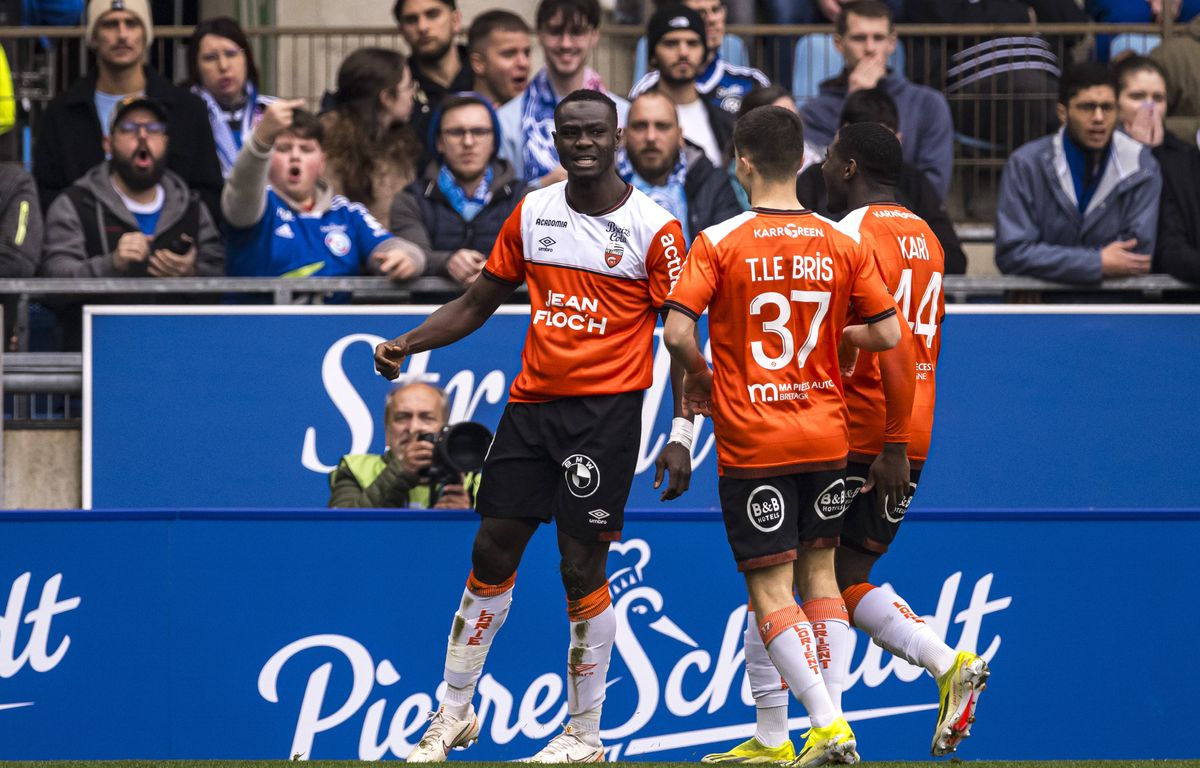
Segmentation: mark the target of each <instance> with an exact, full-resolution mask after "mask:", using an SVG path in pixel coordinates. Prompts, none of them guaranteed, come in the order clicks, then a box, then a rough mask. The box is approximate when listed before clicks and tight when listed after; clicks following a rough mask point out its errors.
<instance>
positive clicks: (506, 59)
mask: <svg viewBox="0 0 1200 768" xmlns="http://www.w3.org/2000/svg"><path fill="white" fill-rule="evenodd" d="M529 33H530V30H529V25H528V24H526V23H525V20H524V19H522V18H521V17H520V16H518V15H517V14H515V13H512V12H510V11H501V10H492V11H484V12H483V13H481V14H479V15H478V16H476V17H475V20H474V21H472V22H471V28H470V29H469V30H467V50H468V51H469V53H468V54H467V56H468V60H469V61H470V64H471V73H472V74H473V75H474V76H475V86H474V88H473V89H472V90H474V91H475V92H476V93H482V94H483V95H484V96H486V97H487V98H488V99H489V100H491V103H492V106H494V107H495V108H497V109H499V108H500V107H501V106H502V105H504V104H505V103H507V102H509V101H512V100H513V99H515V98H516V97H517V96H520V95H521V94H522V93H524V92H525V88H526V87H527V86H528V85H529V72H530V70H531V64H530V58H529V56H530V50H531V49H530V38H529Z"/></svg>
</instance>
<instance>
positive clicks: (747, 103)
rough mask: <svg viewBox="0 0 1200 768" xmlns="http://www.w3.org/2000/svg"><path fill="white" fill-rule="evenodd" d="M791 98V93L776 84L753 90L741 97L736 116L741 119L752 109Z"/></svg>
mask: <svg viewBox="0 0 1200 768" xmlns="http://www.w3.org/2000/svg"><path fill="white" fill-rule="evenodd" d="M784 97H787V98H791V97H792V92H791V91H789V90H788V89H787V88H784V87H783V86H782V85H779V84H778V83H772V84H771V85H763V86H759V87H758V88H754V89H753V90H751V91H750V92H749V93H747V94H746V95H745V96H743V97H742V106H740V107H738V113H737V116H738V117H741V116H742V115H744V114H746V113H747V112H749V111H750V110H752V109H757V108H758V107H765V106H767V105H769V104H774V103H775V102H777V101H779V100H780V99H782V98H784Z"/></svg>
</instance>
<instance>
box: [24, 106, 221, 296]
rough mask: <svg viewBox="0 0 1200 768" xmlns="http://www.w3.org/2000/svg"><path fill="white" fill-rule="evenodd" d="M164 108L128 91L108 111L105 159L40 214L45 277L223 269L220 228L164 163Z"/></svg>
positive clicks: (208, 273)
mask: <svg viewBox="0 0 1200 768" xmlns="http://www.w3.org/2000/svg"><path fill="white" fill-rule="evenodd" d="M169 142H170V138H169V137H168V135H167V111H166V108H165V107H164V106H163V105H162V104H161V103H159V102H158V101H156V100H154V99H151V98H148V97H145V96H128V97H126V98H125V99H123V100H122V101H121V102H119V103H118V104H117V105H116V107H115V108H114V109H113V111H112V118H111V120H110V123H109V132H108V136H106V137H105V138H104V151H105V153H106V154H107V155H109V157H110V158H111V159H109V160H107V161H105V162H103V163H100V164H99V165H97V166H95V167H93V168H92V169H91V170H89V171H88V172H87V173H85V174H84V175H83V177H82V178H80V179H79V180H77V181H76V182H75V183H74V184H72V185H71V186H69V187H67V189H65V190H64V191H63V194H61V195H59V197H58V198H57V199H56V200H55V201H54V203H53V204H52V205H51V206H50V210H49V211H48V213H47V215H46V236H45V243H44V245H43V254H42V263H41V267H40V273H41V274H42V275H45V276H48V277H189V276H193V275H203V276H217V275H223V274H224V272H225V252H224V248H223V246H222V245H221V237H220V233H219V232H218V230H217V226H216V224H215V223H214V222H213V218H212V216H211V215H210V214H209V212H208V208H207V207H206V206H205V205H204V204H203V203H202V202H201V201H200V195H199V193H198V192H197V191H196V190H193V189H190V188H189V187H188V185H187V184H186V183H185V182H184V180H183V179H182V178H181V177H180V176H178V175H177V174H175V173H174V172H172V171H170V170H168V169H167V147H168V145H169Z"/></svg>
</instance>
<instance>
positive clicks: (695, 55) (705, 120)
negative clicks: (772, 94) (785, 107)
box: [646, 5, 734, 168]
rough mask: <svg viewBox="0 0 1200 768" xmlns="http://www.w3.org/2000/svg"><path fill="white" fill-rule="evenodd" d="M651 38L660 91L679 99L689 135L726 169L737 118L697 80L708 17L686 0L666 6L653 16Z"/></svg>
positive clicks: (649, 29) (685, 133) (705, 48)
mask: <svg viewBox="0 0 1200 768" xmlns="http://www.w3.org/2000/svg"><path fill="white" fill-rule="evenodd" d="M646 40H647V42H648V43H649V50H650V65H651V66H653V67H655V68H656V69H657V70H658V76H659V77H658V83H657V85H656V86H655V90H657V91H659V92H661V93H663V94H665V95H666V96H668V97H669V98H670V99H671V101H673V102H675V108H676V110H677V111H678V113H679V125H680V126H681V127H682V128H683V137H684V138H685V139H686V140H687V141H690V142H691V143H693V144H695V145H696V146H698V147H699V148H700V149H702V150H704V155H705V156H706V157H707V158H708V159H709V161H710V162H711V163H712V164H713V165H715V166H716V167H718V168H724V167H725V165H726V164H727V163H728V162H729V157H728V155H729V153H730V150H731V148H732V143H733V122H734V120H733V117H732V116H731V115H729V113H727V112H725V111H724V110H722V109H720V108H718V107H716V106H714V105H713V104H711V103H709V101H708V100H707V99H704V98H702V96H701V93H700V90H699V88H698V87H697V85H696V78H697V77H699V75H700V72H701V70H702V68H703V66H704V61H705V60H706V59H707V58H708V42H707V39H706V37H705V33H704V20H703V19H701V18H700V14H698V13H696V12H695V11H693V10H692V9H691V8H688V7H687V6H686V5H667V6H663V7H662V8H659V9H658V10H657V11H655V12H654V15H653V16H651V17H650V23H649V24H648V25H647V26H646Z"/></svg>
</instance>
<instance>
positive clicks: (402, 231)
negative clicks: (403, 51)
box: [389, 93, 528, 285]
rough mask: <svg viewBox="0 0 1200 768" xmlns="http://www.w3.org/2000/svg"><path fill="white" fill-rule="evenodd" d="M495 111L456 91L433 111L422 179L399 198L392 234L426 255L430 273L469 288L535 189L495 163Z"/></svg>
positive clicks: (483, 101) (473, 95) (482, 100)
mask: <svg viewBox="0 0 1200 768" xmlns="http://www.w3.org/2000/svg"><path fill="white" fill-rule="evenodd" d="M496 134H497V122H496V113H495V112H494V111H493V109H492V105H491V104H490V103H489V102H488V99H487V97H485V96H483V95H482V94H479V93H456V94H454V95H453V96H449V97H447V98H446V99H445V100H444V101H443V102H442V104H441V106H440V107H439V108H438V109H437V110H435V111H434V113H433V119H432V122H431V123H430V126H429V152H430V154H431V155H433V157H435V158H436V159H435V160H433V162H431V163H430V164H429V167H428V168H427V169H426V170H425V175H424V177H423V178H420V179H417V180H416V181H414V182H413V183H412V184H409V185H408V186H407V187H405V189H404V191H402V192H401V193H400V194H398V195H396V199H395V200H394V201H393V202H392V210H391V215H390V216H389V220H390V221H389V223H390V228H391V230H392V234H393V235H395V236H396V237H401V238H404V239H405V240H408V241H410V242H412V243H414V244H416V245H417V246H418V247H419V248H420V249H421V250H422V251H424V253H425V256H426V259H427V262H428V266H427V267H426V270H425V271H426V274H430V275H437V276H439V277H449V278H451V279H453V280H454V281H455V282H457V283H459V284H461V285H470V284H471V283H473V282H475V279H476V278H477V277H479V272H480V270H482V269H483V264H484V262H486V261H487V255H488V254H489V253H490V252H491V250H492V245H493V244H494V243H495V242H496V238H497V237H498V236H499V235H500V228H501V227H502V226H503V225H504V221H505V219H507V218H508V216H509V214H511V213H512V212H513V209H515V208H516V207H517V203H518V202H520V201H521V198H522V197H524V196H525V192H526V191H527V190H528V187H526V185H525V183H524V182H523V181H521V180H520V179H518V178H517V177H516V174H515V173H513V169H512V165H511V164H510V163H509V162H508V161H507V160H502V159H500V158H498V157H496V147H497V145H498V142H497V140H496Z"/></svg>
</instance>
